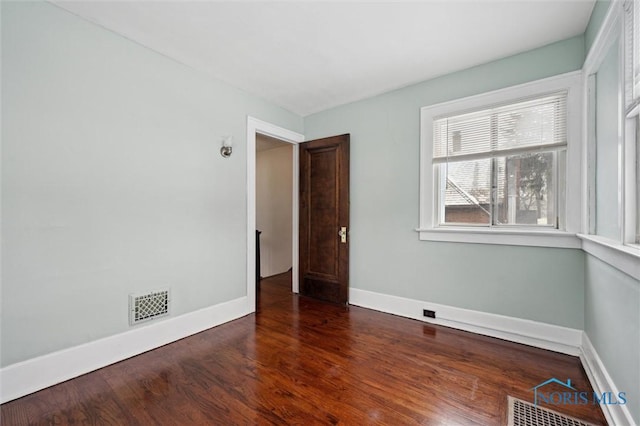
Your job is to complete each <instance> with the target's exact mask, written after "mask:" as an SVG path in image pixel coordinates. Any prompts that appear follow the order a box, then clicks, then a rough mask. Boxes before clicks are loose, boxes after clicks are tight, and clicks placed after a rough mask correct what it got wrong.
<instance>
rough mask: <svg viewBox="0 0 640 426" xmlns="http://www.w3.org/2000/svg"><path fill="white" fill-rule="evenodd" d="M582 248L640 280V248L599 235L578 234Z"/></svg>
mask: <svg viewBox="0 0 640 426" xmlns="http://www.w3.org/2000/svg"><path fill="white" fill-rule="evenodd" d="M578 238H580V239H581V240H582V250H584V251H585V252H587V253H589V254H590V255H592V256H594V257H597V258H598V259H600V260H602V261H603V262H605V263H608V264H609V265H611V266H613V267H614V268H616V269H619V270H620V271H622V272H624V273H625V274H627V275H629V276H631V277H633V278H635V279H636V280H639V281H640V248H634V247H632V246H628V245H623V244H621V243H620V242H618V241H614V240H611V239H609V238H605V237H600V236H598V235H585V234H578Z"/></svg>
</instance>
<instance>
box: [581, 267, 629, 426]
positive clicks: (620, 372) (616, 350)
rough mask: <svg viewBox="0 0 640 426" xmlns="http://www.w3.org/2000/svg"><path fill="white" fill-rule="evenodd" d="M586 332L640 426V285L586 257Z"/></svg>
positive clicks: (621, 273) (617, 271)
mask: <svg viewBox="0 0 640 426" xmlns="http://www.w3.org/2000/svg"><path fill="white" fill-rule="evenodd" d="M585 287H586V290H585V332H586V334H587V336H589V340H591V343H592V344H593V346H594V347H595V349H596V351H597V352H598V355H599V356H600V359H601V360H602V362H603V363H604V365H605V367H606V369H607V371H608V372H609V374H610V375H611V378H612V379H613V381H614V383H615V384H616V386H617V387H618V390H619V391H620V392H626V393H627V400H628V401H629V403H628V407H629V410H630V411H631V413H632V415H633V417H634V421H635V422H636V423H637V424H640V387H638V383H640V282H639V281H637V280H635V279H633V278H632V277H630V276H629V275H626V274H624V273H623V272H620V271H619V270H617V269H615V268H612V267H611V266H609V265H608V264H606V263H604V262H602V261H601V260H599V259H597V258H595V257H593V256H590V255H587V256H586V272H585Z"/></svg>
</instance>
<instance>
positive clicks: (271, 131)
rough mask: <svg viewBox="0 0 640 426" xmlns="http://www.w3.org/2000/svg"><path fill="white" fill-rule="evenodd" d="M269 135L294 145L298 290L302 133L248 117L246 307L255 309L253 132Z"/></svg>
mask: <svg viewBox="0 0 640 426" xmlns="http://www.w3.org/2000/svg"><path fill="white" fill-rule="evenodd" d="M257 133H260V134H261V135H265V136H270V137H273V138H276V139H279V140H281V141H283V142H287V143H290V144H292V145H293V162H292V163H293V193H292V194H291V195H292V198H291V199H292V206H291V208H292V212H291V213H292V214H291V219H292V220H291V227H292V229H291V235H292V239H291V240H292V241H291V257H292V259H291V263H292V271H291V272H292V275H291V278H292V279H291V291H293V292H294V293H298V291H299V282H298V263H299V259H298V256H299V247H298V240H299V233H300V230H299V229H298V227H299V212H298V211H299V201H300V194H299V185H300V183H299V181H300V176H299V174H300V172H299V171H300V154H299V152H300V151H299V146H298V144H300V143H302V142H304V135H302V134H300V133H297V132H293V131H291V130H288V129H285V128H284V127H280V126H276V125H275V124H271V123H268V122H266V121H262V120H258V119H257V118H254V117H251V116H247V304H248V305H247V308H248V312H250V313H251V312H255V310H256V281H255V280H256V134H257Z"/></svg>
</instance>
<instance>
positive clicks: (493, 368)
mask: <svg viewBox="0 0 640 426" xmlns="http://www.w3.org/2000/svg"><path fill="white" fill-rule="evenodd" d="M290 279H291V277H290V275H289V274H283V275H279V276H276V277H272V278H268V279H265V280H263V281H262V284H261V299H260V307H259V312H258V313H257V314H254V315H249V316H247V317H244V318H241V319H238V320H235V321H232V322H230V323H227V324H224V325H221V326H219V327H215V328H213V329H210V330H207V331H204V332H202V333H199V334H197V335H194V336H191V337H188V338H186V339H182V340H180V341H178V342H175V343H172V344H170V345H166V346H164V347H161V348H158V349H156V350H153V351H151V352H147V353H145V354H142V355H139V356H136V357H134V358H131V359H128V360H125V361H122V362H119V363H117V364H114V365H111V366H108V367H106V368H102V369H100V370H98V371H95V372H93V373H90V374H86V375H84V376H81V377H78V378H76V379H73V380H70V381H67V382H65V383H61V384H59V385H56V386H52V387H50V388H48V389H45V390H42V391H40V392H37V393H35V394H32V395H28V396H26V397H23V398H21V399H18V400H15V401H11V402H9V403H6V404H4V405H2V406H1V407H0V414H1V421H2V425H28V424H43V425H49V424H55V425H58V424H60V425H64V424H113V425H200V424H203V425H246V424H260V425H262V424H265V425H267V424H277V425H281V424H296V425H299V424H304V425H315V424H344V425H366V424H388V425H404V424H407V425H409V424H426V425H502V424H505V422H506V410H507V395H508V394H510V395H513V396H515V397H518V398H521V399H524V400H527V401H533V393H532V391H531V388H533V387H534V386H536V385H537V384H539V383H541V382H543V381H545V380H547V379H549V378H551V377H556V378H559V379H561V380H566V379H567V378H570V379H571V381H572V384H573V385H574V386H575V387H576V388H577V389H578V390H579V391H587V392H591V391H592V390H591V387H590V385H589V383H588V381H587V378H586V375H585V373H584V371H583V370H582V367H581V365H580V361H579V360H578V358H576V357H571V356H567V355H562V354H558V353H554V352H550V351H545V350H541V349H536V348H532V347H528V346H524V345H519V344H515V343H510V342H505V341H502V340H499V339H493V338H489V337H484V336H479V335H475V334H471V333H466V332H462V331H457V330H452V329H448V328H445V327H439V326H433V325H429V324H426V323H422V322H420V321H414V320H409V319H405V318H400V317H396V316H393V315H388V314H383V313H380V312H375V311H371V310H367V309H362V308H358V307H354V306H350V307H340V306H335V305H331V304H327V303H323V302H319V301H315V300H312V299H307V298H303V297H299V296H295V295H292V294H291V293H290V291H289V288H290ZM552 386H553V385H552ZM557 390H558V391H562V389H557ZM550 408H552V409H554V410H556V411H560V412H564V413H566V414H568V415H571V416H574V417H578V418H581V419H584V420H587V421H590V422H592V423H595V424H606V423H605V419H604V417H603V415H602V412H601V410H600V408H599V407H598V406H594V405H592V404H589V405H573V406H572V405H559V406H553V407H550Z"/></svg>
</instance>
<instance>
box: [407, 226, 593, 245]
mask: <svg viewBox="0 0 640 426" xmlns="http://www.w3.org/2000/svg"><path fill="white" fill-rule="evenodd" d="M416 231H417V232H418V233H419V234H420V240H421V241H448V242H456V243H471V244H500V245H508V246H530V247H559V248H577V249H579V248H581V242H580V239H578V238H577V237H576V235H575V234H572V233H570V232H563V231H536V230H522V229H517V230H515V229H499V230H496V229H472V228H454V227H447V228H419V229H416Z"/></svg>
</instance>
